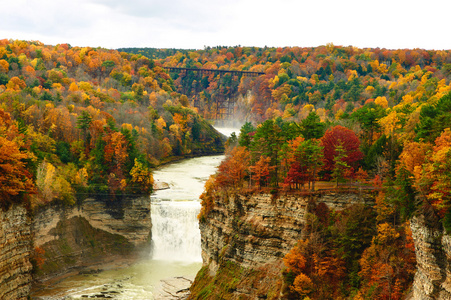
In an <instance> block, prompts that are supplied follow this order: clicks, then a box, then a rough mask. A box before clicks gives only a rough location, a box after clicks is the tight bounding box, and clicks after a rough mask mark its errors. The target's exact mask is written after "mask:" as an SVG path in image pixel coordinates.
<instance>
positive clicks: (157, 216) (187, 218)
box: [151, 200, 202, 263]
mask: <svg viewBox="0 0 451 300" xmlns="http://www.w3.org/2000/svg"><path fill="white" fill-rule="evenodd" d="M151 210H152V253H151V255H152V259H155V260H163V261H183V262H185V263H191V262H201V261H202V258H201V247H200V231H199V221H198V220H197V215H198V214H199V211H200V204H199V202H198V201H157V200H154V201H152V208H151Z"/></svg>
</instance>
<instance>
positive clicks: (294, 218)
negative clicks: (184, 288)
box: [192, 193, 374, 299]
mask: <svg viewBox="0 0 451 300" xmlns="http://www.w3.org/2000/svg"><path fill="white" fill-rule="evenodd" d="M310 201H316V202H317V203H319V202H323V203H325V204H326V205H328V206H329V207H330V208H333V209H338V210H340V209H344V208H346V206H347V205H350V204H353V203H363V204H369V203H373V202H374V196H373V195H372V194H370V193H361V194H358V193H357V194H356V193H329V194H321V193H317V194H313V195H308V196H299V195H281V196H273V195H271V194H253V195H242V194H231V195H229V196H224V197H222V198H221V199H216V201H215V205H214V208H213V209H212V211H211V212H209V214H208V217H207V218H205V221H204V222H201V223H200V230H201V241H202V259H203V262H204V268H203V269H202V270H201V272H199V274H198V276H197V278H196V281H195V283H194V285H193V288H192V291H193V296H192V297H193V298H195V297H197V296H198V295H199V294H202V295H205V294H208V293H209V295H213V294H214V293H213V290H214V289H216V288H217V287H211V288H208V284H209V282H211V281H212V280H215V281H216V282H217V280H216V279H217V278H218V277H222V278H223V280H224V281H225V282H227V281H228V283H227V285H225V286H224V287H223V290H227V291H228V292H227V293H233V294H234V295H236V297H228V298H230V299H235V298H237V299H238V298H239V297H244V298H247V297H249V298H251V299H255V298H258V297H263V298H268V297H269V295H271V297H269V298H272V297H274V295H276V294H277V293H279V292H280V288H281V285H282V280H281V269H282V268H283V262H282V258H283V257H284V256H285V255H286V254H287V253H288V251H289V250H290V249H291V248H292V247H293V246H294V245H295V244H296V242H297V241H298V240H299V239H301V238H302V234H303V229H304V226H305V223H306V213H307V212H308V207H309V203H310ZM214 278H216V279H214ZM246 278H247V279H246ZM250 278H253V279H250ZM205 285H207V286H205ZM218 285H219V284H218ZM216 296H220V295H218V294H216Z"/></svg>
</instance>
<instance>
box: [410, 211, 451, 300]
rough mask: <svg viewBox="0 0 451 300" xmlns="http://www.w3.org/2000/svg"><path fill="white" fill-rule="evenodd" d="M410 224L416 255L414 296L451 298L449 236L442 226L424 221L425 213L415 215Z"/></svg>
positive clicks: (425, 298) (450, 245)
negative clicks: (435, 225)
mask: <svg viewBox="0 0 451 300" xmlns="http://www.w3.org/2000/svg"><path fill="white" fill-rule="evenodd" d="M410 227H411V229H412V237H413V239H414V241H415V254H416V259H417V271H416V273H415V279H414V283H413V297H414V299H421V300H432V299H451V237H450V236H449V235H446V234H444V231H443V229H442V228H441V226H437V227H436V228H434V227H433V226H431V225H430V224H427V222H426V221H425V218H424V216H419V217H414V218H413V219H412V220H411V222H410Z"/></svg>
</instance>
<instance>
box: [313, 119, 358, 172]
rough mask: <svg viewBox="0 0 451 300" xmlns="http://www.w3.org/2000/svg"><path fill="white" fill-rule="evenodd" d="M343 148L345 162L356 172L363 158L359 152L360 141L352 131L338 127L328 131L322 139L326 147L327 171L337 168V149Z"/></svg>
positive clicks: (325, 160) (322, 143)
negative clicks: (358, 163)
mask: <svg viewBox="0 0 451 300" xmlns="http://www.w3.org/2000/svg"><path fill="white" fill-rule="evenodd" d="M340 144H341V145H342V146H343V149H344V150H345V156H346V157H344V158H343V161H344V162H345V163H346V164H348V165H349V166H351V167H353V168H354V169H355V170H356V169H358V168H357V162H358V161H359V160H361V159H362V158H363V154H362V152H361V151H360V150H359V146H360V140H359V138H358V137H357V135H356V134H355V133H354V131H352V130H351V129H348V128H346V127H343V126H340V125H337V126H335V127H333V128H331V129H328V130H327V131H326V133H325V134H324V136H323V137H322V138H321V145H322V146H323V147H324V162H325V166H324V167H325V169H326V170H329V171H331V170H333V169H334V166H335V161H334V158H335V157H336V156H337V151H336V149H337V147H338V146H339V145H340Z"/></svg>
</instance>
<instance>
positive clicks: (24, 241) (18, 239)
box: [0, 206, 32, 300]
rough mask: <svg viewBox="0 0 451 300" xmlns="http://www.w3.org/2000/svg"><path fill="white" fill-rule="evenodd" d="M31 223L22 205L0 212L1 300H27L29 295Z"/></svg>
mask: <svg viewBox="0 0 451 300" xmlns="http://www.w3.org/2000/svg"><path fill="white" fill-rule="evenodd" d="M30 223H31V221H30V217H29V215H28V213H27V210H26V209H25V207H23V206H12V207H10V208H9V209H8V210H7V211H3V210H1V209H0V299H5V300H7V299H14V300H16V299H27V296H28V294H29V292H30V283H31V279H32V278H31V269H32V265H31V263H30V253H31V247H32V240H31V227H30Z"/></svg>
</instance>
